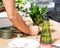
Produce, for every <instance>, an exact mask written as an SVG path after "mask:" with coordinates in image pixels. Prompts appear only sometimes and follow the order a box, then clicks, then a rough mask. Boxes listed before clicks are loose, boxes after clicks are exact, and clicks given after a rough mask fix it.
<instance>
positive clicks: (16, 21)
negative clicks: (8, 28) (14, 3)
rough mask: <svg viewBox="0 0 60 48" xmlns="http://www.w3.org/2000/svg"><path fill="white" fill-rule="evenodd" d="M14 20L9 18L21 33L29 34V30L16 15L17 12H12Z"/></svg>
mask: <svg viewBox="0 0 60 48" xmlns="http://www.w3.org/2000/svg"><path fill="white" fill-rule="evenodd" d="M13 16H14V18H11V19H10V20H11V22H12V23H13V24H14V25H15V26H16V27H17V28H18V29H19V30H21V31H22V32H24V33H26V34H30V29H29V27H28V26H27V25H26V24H25V22H24V21H23V19H22V17H21V16H20V15H19V14H18V12H17V11H14V15H13Z"/></svg>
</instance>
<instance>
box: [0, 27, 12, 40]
mask: <svg viewBox="0 0 60 48" xmlns="http://www.w3.org/2000/svg"><path fill="white" fill-rule="evenodd" d="M1 37H2V38H3V39H11V38H12V31H11V30H10V29H8V28H6V29H1Z"/></svg>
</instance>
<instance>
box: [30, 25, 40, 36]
mask: <svg viewBox="0 0 60 48" xmlns="http://www.w3.org/2000/svg"><path fill="white" fill-rule="evenodd" d="M29 28H30V31H31V35H37V34H38V33H39V27H38V26H33V25H30V26H29Z"/></svg>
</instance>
